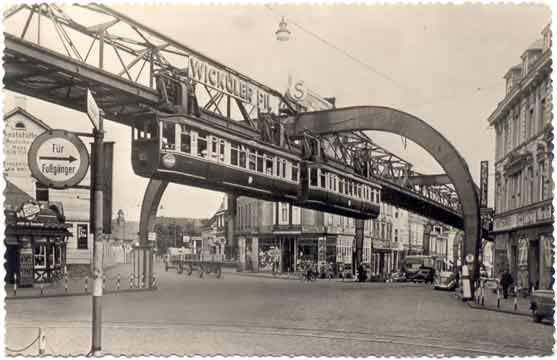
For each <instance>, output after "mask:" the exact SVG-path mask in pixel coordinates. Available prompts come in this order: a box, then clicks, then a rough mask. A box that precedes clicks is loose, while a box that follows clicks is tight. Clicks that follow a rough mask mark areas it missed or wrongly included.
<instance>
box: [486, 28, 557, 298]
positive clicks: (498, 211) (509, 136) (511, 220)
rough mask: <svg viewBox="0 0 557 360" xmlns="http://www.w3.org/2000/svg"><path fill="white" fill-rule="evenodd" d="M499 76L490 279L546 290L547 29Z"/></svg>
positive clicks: (493, 121)
mask: <svg viewBox="0 0 557 360" xmlns="http://www.w3.org/2000/svg"><path fill="white" fill-rule="evenodd" d="M542 35H543V37H542V38H541V39H539V40H537V41H535V42H534V43H533V44H532V45H531V46H530V47H528V49H526V50H525V51H524V53H523V54H522V56H521V59H522V61H521V63H520V64H518V65H515V66H513V67H511V68H510V69H509V71H508V72H507V73H506V75H505V80H506V93H505V97H504V99H503V100H502V101H501V102H500V103H499V104H498V106H497V108H496V109H495V111H494V112H493V113H492V114H491V115H490V116H489V118H488V121H489V124H490V125H491V126H492V127H493V128H494V129H495V133H496V146H495V215H494V225H493V231H494V234H495V249H494V258H495V259H494V260H495V265H494V272H495V276H500V274H501V273H502V272H503V271H505V270H509V271H510V272H511V274H512V275H513V278H514V279H515V283H516V284H517V285H518V286H519V287H520V288H524V289H531V288H532V287H534V288H542V289H545V288H550V287H551V284H552V281H551V279H552V267H553V251H552V246H553V236H552V233H553V226H552V224H553V214H552V212H553V208H552V200H553V182H552V174H553V171H552V167H551V161H552V158H553V156H552V151H553V128H552V124H551V120H552V84H551V78H550V75H551V54H550V44H551V38H550V30H549V25H548V26H547V27H546V28H545V29H544V30H543V31H542Z"/></svg>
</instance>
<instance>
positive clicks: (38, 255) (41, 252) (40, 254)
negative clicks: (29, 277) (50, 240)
mask: <svg viewBox="0 0 557 360" xmlns="http://www.w3.org/2000/svg"><path fill="white" fill-rule="evenodd" d="M34 266H35V269H45V268H46V244H40V245H37V246H35V264H34Z"/></svg>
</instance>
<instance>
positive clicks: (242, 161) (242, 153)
mask: <svg viewBox="0 0 557 360" xmlns="http://www.w3.org/2000/svg"><path fill="white" fill-rule="evenodd" d="M246 151H247V149H246V147H245V146H244V145H240V167H242V168H244V169H245V168H247V166H246V162H247V155H246Z"/></svg>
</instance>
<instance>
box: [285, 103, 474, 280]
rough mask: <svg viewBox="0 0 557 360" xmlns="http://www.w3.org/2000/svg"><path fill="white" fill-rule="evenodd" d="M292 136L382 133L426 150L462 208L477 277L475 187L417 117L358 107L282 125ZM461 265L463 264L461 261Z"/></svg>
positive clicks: (450, 150)
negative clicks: (365, 132) (445, 175)
mask: <svg viewBox="0 0 557 360" xmlns="http://www.w3.org/2000/svg"><path fill="white" fill-rule="evenodd" d="M285 123H286V124H288V126H290V127H291V130H292V131H293V133H294V134H298V135H301V134H303V133H304V132H306V131H309V132H310V133H312V134H315V135H324V134H332V133H337V132H347V131H354V132H356V131H362V130H363V131H366V130H372V131H384V132H389V133H394V134H398V135H402V136H404V137H406V138H408V139H410V140H412V141H413V142H415V143H416V144H418V145H419V146H421V147H422V148H423V149H424V150H426V151H427V152H428V153H429V154H430V155H431V156H433V158H434V159H435V160H437V162H438V163H439V164H440V165H441V167H442V168H443V170H445V173H446V174H447V176H448V177H449V179H450V180H451V182H452V183H453V185H454V187H455V190H456V192H457V194H458V197H459V200H460V203H461V205H462V216H463V222H464V232H465V243H464V252H463V256H466V254H473V255H474V262H473V264H472V265H473V269H474V271H472V274H473V277H472V279H474V278H475V277H476V275H477V274H478V261H477V259H478V255H479V244H480V207H479V201H478V195H477V192H476V187H475V184H474V181H473V179H472V175H471V174H470V170H469V169H468V165H467V164H466V161H464V159H463V158H462V157H461V156H460V154H459V153H458V151H457V150H456V148H455V147H454V146H453V145H452V144H451V143H450V142H449V141H448V140H447V139H446V138H445V137H444V136H443V135H442V134H441V133H439V132H438V131H437V130H435V129H434V128H433V127H431V126H430V125H429V124H427V123H426V122H425V121H423V120H421V119H419V118H418V117H416V116H414V115H411V114H408V113H405V112H403V111H400V110H396V109H392V108H388V107H383V106H357V107H347V108H340V109H333V110H324V111H315V112H308V113H301V114H297V115H295V116H292V117H290V118H288V119H286V121H285ZM462 260H463V263H464V259H462Z"/></svg>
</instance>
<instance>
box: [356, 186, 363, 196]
mask: <svg viewBox="0 0 557 360" xmlns="http://www.w3.org/2000/svg"><path fill="white" fill-rule="evenodd" d="M356 189H357V191H358V197H359V198H362V185H361V184H356Z"/></svg>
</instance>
